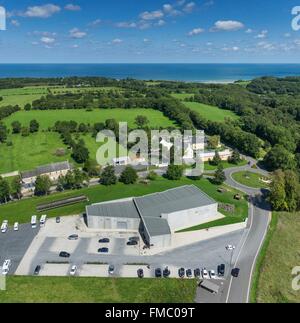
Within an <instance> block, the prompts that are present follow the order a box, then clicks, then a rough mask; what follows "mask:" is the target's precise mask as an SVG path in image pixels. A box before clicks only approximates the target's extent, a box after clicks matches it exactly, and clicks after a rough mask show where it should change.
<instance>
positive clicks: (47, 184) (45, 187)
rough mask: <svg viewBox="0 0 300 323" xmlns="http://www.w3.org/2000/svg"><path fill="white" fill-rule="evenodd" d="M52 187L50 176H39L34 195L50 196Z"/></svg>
mask: <svg viewBox="0 0 300 323" xmlns="http://www.w3.org/2000/svg"><path fill="white" fill-rule="evenodd" d="M51 185H52V183H51V180H50V178H49V176H38V177H37V178H36V181H35V190H34V195H36V196H43V195H48V194H49V192H50V188H51Z"/></svg>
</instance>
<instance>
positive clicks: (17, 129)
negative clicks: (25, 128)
mask: <svg viewBox="0 0 300 323" xmlns="http://www.w3.org/2000/svg"><path fill="white" fill-rule="evenodd" d="M11 127H12V133H20V132H21V129H22V125H21V123H20V122H19V121H13V122H12V123H11Z"/></svg>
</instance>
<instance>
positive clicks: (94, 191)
mask: <svg viewBox="0 0 300 323" xmlns="http://www.w3.org/2000/svg"><path fill="white" fill-rule="evenodd" d="M191 184H194V185H196V186H197V187H199V188H200V189H201V190H203V191H204V192H205V193H206V194H208V195H209V196H211V197H212V198H213V199H215V200H216V201H218V202H222V203H229V204H233V205H234V206H235V211H234V213H233V214H230V213H226V212H223V211H222V213H223V214H224V215H226V217H225V218H224V219H221V221H220V222H219V223H218V225H223V224H229V223H237V222H241V221H243V220H244V219H245V218H246V217H247V215H248V203H247V201H246V200H245V199H243V200H240V201H237V200H235V199H234V195H235V194H236V193H240V192H238V191H236V190H234V189H231V188H229V187H227V186H226V185H222V187H224V188H225V189H226V192H224V193H219V192H218V186H216V185H213V184H211V183H210V182H209V181H208V180H207V179H201V180H191V179H188V178H182V179H181V180H179V181H169V180H167V179H164V178H162V177H159V178H157V180H155V181H152V182H151V183H149V184H148V185H145V184H142V183H137V184H134V185H124V184H122V183H118V184H117V185H112V186H109V187H106V186H103V185H96V186H93V187H89V188H84V189H81V190H77V191H66V192H63V193H58V194H54V195H50V196H46V197H41V198H36V197H34V198H30V199H27V200H21V201H19V202H13V203H9V204H6V205H1V206H0V222H1V221H3V220H5V219H6V220H9V222H10V223H13V222H16V221H18V222H20V223H28V222H30V217H31V216H32V214H36V213H37V211H36V206H37V205H39V204H42V203H49V202H53V201H56V200H60V199H64V198H69V197H74V196H79V195H81V194H83V195H86V196H87V197H88V199H89V202H88V203H79V204H75V205H71V206H67V207H63V208H58V209H55V210H51V211H48V212H47V215H48V216H49V217H55V216H58V215H60V216H66V215H74V214H80V213H82V212H84V210H85V206H86V205H87V204H91V203H97V202H104V201H110V200H115V199H120V198H126V197H132V196H142V195H145V194H151V193H155V192H162V191H165V190H167V189H171V188H174V187H178V186H182V185H191ZM208 226H211V224H209V225H208ZM193 229H194V230H199V228H193Z"/></svg>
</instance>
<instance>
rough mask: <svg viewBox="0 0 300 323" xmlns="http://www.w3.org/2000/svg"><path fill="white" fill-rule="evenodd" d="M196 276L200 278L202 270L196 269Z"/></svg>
mask: <svg viewBox="0 0 300 323" xmlns="http://www.w3.org/2000/svg"><path fill="white" fill-rule="evenodd" d="M194 276H195V277H196V278H199V277H200V276H201V270H200V268H196V269H195V270H194Z"/></svg>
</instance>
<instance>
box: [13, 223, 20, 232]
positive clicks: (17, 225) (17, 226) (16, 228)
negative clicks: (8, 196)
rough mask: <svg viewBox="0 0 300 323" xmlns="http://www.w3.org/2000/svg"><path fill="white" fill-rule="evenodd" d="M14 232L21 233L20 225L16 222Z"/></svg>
mask: <svg viewBox="0 0 300 323" xmlns="http://www.w3.org/2000/svg"><path fill="white" fill-rule="evenodd" d="M14 231H19V223H18V222H15V224H14Z"/></svg>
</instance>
